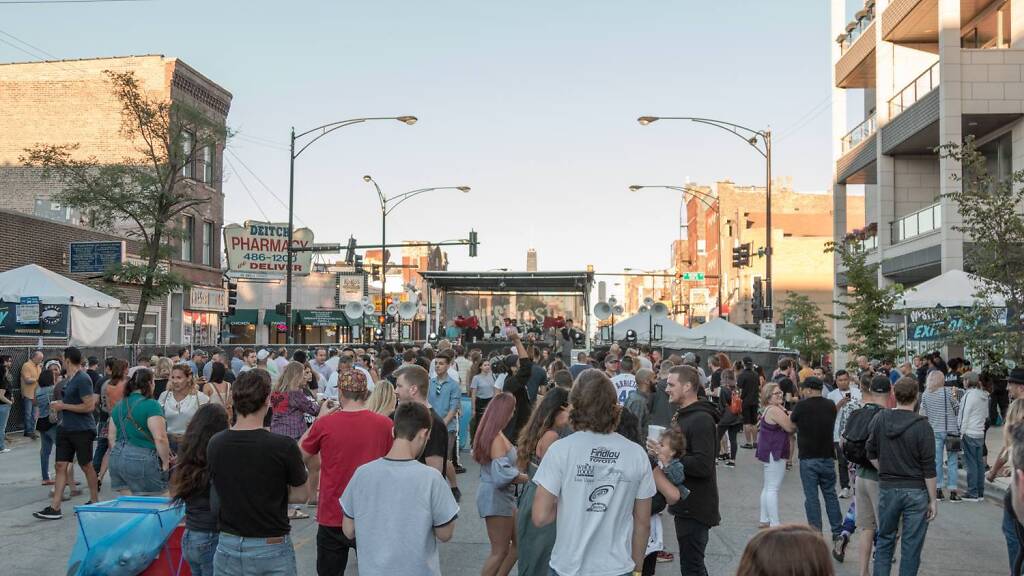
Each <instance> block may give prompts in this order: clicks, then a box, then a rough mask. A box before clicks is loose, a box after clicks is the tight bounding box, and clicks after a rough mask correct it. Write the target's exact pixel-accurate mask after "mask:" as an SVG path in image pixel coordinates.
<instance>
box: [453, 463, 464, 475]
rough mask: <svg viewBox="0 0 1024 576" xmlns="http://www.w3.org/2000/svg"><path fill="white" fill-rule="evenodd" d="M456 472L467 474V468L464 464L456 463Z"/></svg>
mask: <svg viewBox="0 0 1024 576" xmlns="http://www.w3.org/2000/svg"><path fill="white" fill-rule="evenodd" d="M455 473H456V474H465V473H466V469H465V468H463V467H462V466H460V465H458V464H456V465H455Z"/></svg>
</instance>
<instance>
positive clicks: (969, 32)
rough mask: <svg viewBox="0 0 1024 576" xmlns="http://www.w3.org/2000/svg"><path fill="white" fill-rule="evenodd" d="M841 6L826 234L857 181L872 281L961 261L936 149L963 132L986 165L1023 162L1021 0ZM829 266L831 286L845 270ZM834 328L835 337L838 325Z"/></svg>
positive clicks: (949, 185)
mask: <svg viewBox="0 0 1024 576" xmlns="http://www.w3.org/2000/svg"><path fill="white" fill-rule="evenodd" d="M848 4H849V2H847V1H846V0H832V4H831V28H832V33H831V38H834V41H833V42H832V45H831V51H832V62H833V66H832V87H833V98H832V132H833V135H834V137H835V138H834V143H833V146H834V181H833V192H834V200H835V205H836V210H835V212H834V215H835V225H834V227H833V229H834V230H835V231H836V240H841V235H840V234H839V233H838V232H839V231H842V230H846V229H847V221H848V220H849V217H848V215H847V214H846V212H845V210H843V209H842V207H843V206H844V205H845V204H844V202H843V201H844V199H845V198H846V196H847V191H848V189H849V188H850V187H851V186H853V185H861V186H863V188H864V196H865V221H866V222H865V223H866V229H867V230H869V231H871V232H873V233H874V234H875V235H874V236H873V237H869V238H868V240H867V241H866V242H865V244H864V247H865V249H867V250H869V251H870V254H869V262H871V263H877V264H879V265H880V266H879V274H878V282H879V283H880V284H882V285H886V284H890V283H896V282H898V283H901V284H903V285H914V284H917V283H919V282H922V281H924V280H927V279H929V278H932V277H935V276H937V275H939V274H941V273H943V272H946V271H949V270H956V269H963V268H964V264H965V263H964V254H965V251H966V252H968V253H969V250H965V241H964V236H963V234H962V232H959V231H957V230H956V229H955V227H956V225H957V224H958V223H960V222H961V219H960V215H959V212H958V210H957V206H956V204H955V202H954V201H953V200H952V199H950V198H949V197H948V196H946V194H949V193H950V192H953V191H955V190H957V187H958V183H957V182H956V181H954V180H953V179H952V178H951V176H952V175H953V174H955V173H957V172H958V171H959V164H958V163H957V162H955V161H954V160H952V159H949V158H943V157H942V156H941V155H940V154H938V153H937V152H936V147H938V146H939V145H942V144H946V143H957V144H959V143H960V142H962V141H963V140H965V139H966V138H967V137H969V136H973V137H974V138H975V142H976V143H977V144H978V145H979V147H980V149H981V150H982V151H983V152H984V154H985V155H986V156H987V157H988V158H989V160H990V161H989V165H990V167H991V169H992V170H994V171H996V172H998V173H999V174H1003V175H1006V174H1009V173H1010V172H1011V171H1012V170H1019V169H1021V168H1024V161H1022V160H1024V145H1022V144H1021V139H1022V138H1024V122H1022V121H1021V117H1022V114H1024V9H1022V8H1024V7H1022V6H1020V3H1019V2H1017V1H1016V0H988V1H986V0H977V1H972V2H966V1H961V0H877V1H875V0H868V1H867V2H866V3H865V4H864V5H863V6H858V8H859V9H858V10H856V12H855V13H852V14H851V13H850V12H849V11H848ZM1013 6H1017V8H1013ZM850 118H852V120H850ZM968 267H969V263H968ZM834 268H835V278H836V282H835V285H836V287H835V290H836V293H837V294H839V293H841V292H843V291H844V290H845V289H846V286H845V280H844V274H843V270H842V269H840V266H839V263H838V261H836V262H835V263H834ZM835 331H836V333H837V334H838V338H837V339H838V340H839V342H840V343H842V342H843V341H844V330H843V326H842V325H841V324H839V323H837V325H836V328H835ZM838 360H840V361H842V360H844V359H843V358H839V359H838Z"/></svg>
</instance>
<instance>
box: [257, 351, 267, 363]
mask: <svg viewBox="0 0 1024 576" xmlns="http://www.w3.org/2000/svg"><path fill="white" fill-rule="evenodd" d="M267 356H270V352H267V350H266V348H260V351H259V352H257V353H256V359H257V360H259V361H260V362H262V361H264V360H266V359H267Z"/></svg>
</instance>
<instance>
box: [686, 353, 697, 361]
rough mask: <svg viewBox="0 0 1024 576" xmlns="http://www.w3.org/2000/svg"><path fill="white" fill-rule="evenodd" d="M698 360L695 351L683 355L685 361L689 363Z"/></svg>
mask: <svg viewBox="0 0 1024 576" xmlns="http://www.w3.org/2000/svg"><path fill="white" fill-rule="evenodd" d="M696 361H697V355H696V354H694V353H693V352H687V353H686V354H684V355H683V362H686V363H687V364H689V363H690V362H696Z"/></svg>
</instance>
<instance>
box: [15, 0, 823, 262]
mask: <svg viewBox="0 0 1024 576" xmlns="http://www.w3.org/2000/svg"><path fill="white" fill-rule="evenodd" d="M830 42H831V38H830V34H829V29H828V2H826V1H824V0H771V1H769V0H715V1H712V2H695V1H681V0H631V1H629V2H623V1H621V0H586V1H584V0H573V1H562V2H551V1H550V0H545V1H536V0H517V1H516V2H480V1H470V0H462V1H453V0H432V1H430V2H418V1H414V0H404V1H389V0H375V1H372V2H370V1H364V2H352V1H333V2H327V1H324V2H319V1H299V2H296V1H293V2H281V1H278V2H264V1H245V2H242V1H234V0H218V1H215V2H211V1H205V2H203V1H191V0H176V1H174V2H171V1H169V0H154V1H148V2H124V3H87V4H45V5H42V4H35V5H32V4H28V5H26V4H10V3H5V2H3V1H0V61H5V62H12V61H26V60H37V59H51V58H89V57H100V56H115V55H128V54H153V53H156V54H164V55H166V56H169V57H171V56H173V57H177V58H181V59H182V60H184V61H185V62H187V63H188V64H189V65H190V66H192V67H193V68H195V69H196V70H198V71H200V72H201V73H202V74H204V75H205V76H207V77H208V78H210V79H212V80H213V81H215V82H217V83H218V84H220V85H221V86H223V87H224V88H226V89H227V90H229V91H230V92H231V93H232V94H233V96H234V98H233V101H232V104H231V112H230V114H229V116H228V123H229V126H230V127H231V128H232V129H233V130H235V131H236V132H237V136H236V137H235V138H234V139H233V140H232V141H231V142H230V144H229V150H230V151H229V152H228V153H226V155H225V157H226V159H227V163H226V164H227V165H226V166H225V183H224V190H225V194H226V203H225V222H227V223H230V222H242V221H244V220H249V219H252V220H265V219H270V220H273V221H277V222H284V221H287V209H286V204H285V202H286V201H287V195H288V152H287V144H288V133H289V130H290V128H291V127H292V126H294V127H295V128H296V129H297V130H298V131H299V132H301V131H303V130H306V129H309V128H312V127H315V126H318V125H321V124H324V123H327V122H332V121H338V120H344V119H348V118H357V117H364V116H398V115H405V114H410V115H415V116H417V117H419V122H418V123H417V124H415V125H414V126H405V125H403V124H400V123H398V122H391V121H389V122H373V123H366V124H362V125H357V126H352V127H347V128H344V129H342V130H339V131H337V132H335V133H333V134H330V135H329V136H327V137H325V138H323V139H321V140H320V141H318V142H317V143H316V144H314V145H313V146H312V147H310V148H309V149H308V150H307V151H306V152H305V153H303V154H302V155H301V156H300V157H299V158H298V159H297V161H296V170H295V198H296V200H295V201H296V204H295V205H296V210H295V214H296V226H297V227H299V226H308V227H310V228H312V229H313V231H314V234H315V240H316V241H317V242H341V243H344V242H345V240H346V239H347V238H348V237H349V236H350V235H353V236H355V237H356V239H357V240H358V241H359V242H360V243H372V242H379V237H380V226H381V223H380V211H379V207H378V201H377V196H376V194H375V192H374V191H373V189H372V188H371V187H370V185H369V184H366V183H364V182H363V179H362V176H363V175H364V174H371V175H373V177H374V178H375V179H376V181H377V182H378V183H379V184H380V185H381V187H382V189H383V190H384V193H385V194H386V195H391V194H398V193H401V192H404V191H407V190H411V189H417V188H423V187H432V186H460V185H467V186H471V187H472V191H471V192H470V193H469V194H462V193H459V192H457V191H438V192H433V193H428V194H424V195H422V196H420V197H417V198H415V199H412V200H410V201H408V202H407V203H405V204H403V205H402V206H401V207H399V208H398V209H397V210H395V212H394V213H393V214H392V215H391V216H390V217H389V219H388V226H387V228H388V235H389V241H391V240H395V241H398V240H405V239H414V240H432V241H441V240H448V239H454V238H466V237H467V236H468V232H469V230H470V229H471V228H473V229H476V230H477V231H478V232H479V238H480V243H481V244H480V250H479V257H477V258H470V257H469V256H468V250H467V249H466V248H465V247H452V248H450V249H449V250H448V252H449V257H450V269H452V270H487V269H492V268H509V269H512V270H521V269H525V265H526V250H527V248H529V247H534V248H536V249H537V252H538V263H539V268H540V269H541V270H567V269H572V270H582V269H584V268H585V267H586V266H587V265H588V264H593V265H594V266H595V269H596V270H597V271H598V272H617V271H621V270H622V268H623V267H631V268H635V269H653V268H664V267H666V266H669V265H670V256H669V255H670V244H671V242H672V240H673V239H674V238H676V237H677V236H678V223H679V213H678V209H679V208H678V206H679V201H678V197H677V196H674V195H673V193H670V192H668V191H658V190H651V191H644V192H639V193H631V192H629V191H628V188H627V187H628V186H629V185H630V184H675V185H679V184H682V183H684V182H693V183H699V184H710V183H713V182H715V181H718V180H724V179H731V180H733V181H734V182H737V183H740V184H754V185H763V183H764V162H763V159H762V158H761V156H760V155H758V154H757V153H756V152H755V151H754V150H752V149H751V148H750V147H749V146H747V145H746V144H744V143H743V142H741V141H740V140H739V139H737V138H736V137H735V136H732V135H730V134H727V133H726V132H724V131H721V130H717V129H715V128H711V127H707V126H702V125H699V124H694V123H690V122H668V121H665V122H657V123H654V124H652V125H650V126H640V125H639V124H638V123H637V122H636V118H637V117H639V116H641V115H663V116H700V117H709V118H718V119H722V120H727V121H730V122H734V123H737V124H741V125H745V126H749V127H752V128H758V129H762V128H766V127H771V129H772V131H773V136H774V156H775V158H774V160H775V161H774V166H773V171H774V174H775V175H776V176H778V177H783V176H791V177H792V178H793V183H794V187H795V188H796V189H797V190H798V191H808V192H810V191H816V192H822V191H826V190H827V189H828V187H829V181H830V176H831V168H830V162H831V150H832V142H831V136H830V134H829V131H830V112H829V104H830V103H829V97H830V90H829V68H828V67H829V47H830ZM26 43H27V44H26ZM246 188H248V190H246ZM274 195H276V198H275V196H274Z"/></svg>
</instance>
